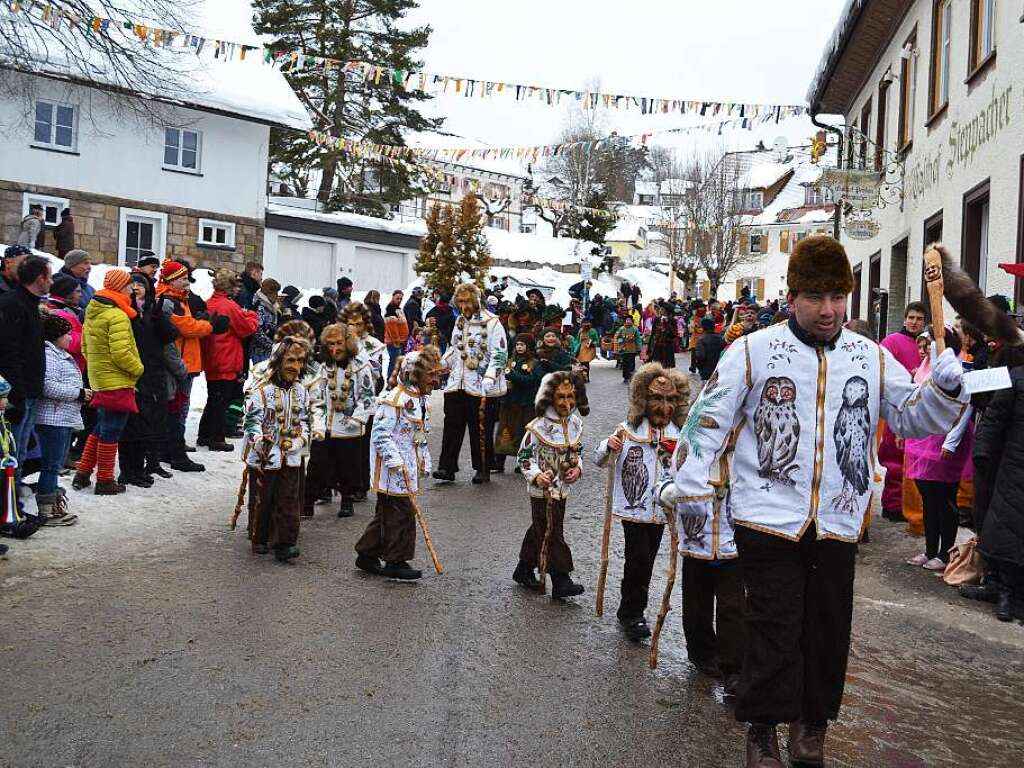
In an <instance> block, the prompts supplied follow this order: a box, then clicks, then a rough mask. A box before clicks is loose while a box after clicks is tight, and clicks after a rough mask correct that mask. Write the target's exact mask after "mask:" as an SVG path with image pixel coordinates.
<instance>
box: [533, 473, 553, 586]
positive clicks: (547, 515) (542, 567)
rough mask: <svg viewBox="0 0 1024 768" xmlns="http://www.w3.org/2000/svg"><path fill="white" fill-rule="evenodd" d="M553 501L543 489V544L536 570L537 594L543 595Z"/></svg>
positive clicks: (547, 491) (545, 582) (549, 490)
mask: <svg viewBox="0 0 1024 768" xmlns="http://www.w3.org/2000/svg"><path fill="white" fill-rule="evenodd" d="M552 504H553V499H552V498H551V489H550V488H545V489H544V519H545V521H546V522H545V525H544V542H543V543H542V544H541V547H540V563H539V564H538V567H537V570H538V571H540V575H539V579H540V586H539V587H538V588H537V592H538V593H539V594H542V595H543V594H545V593H546V592H547V577H548V556H549V555H550V553H551V528H552V527H553V526H554V518H555V514H554V510H553V509H552Z"/></svg>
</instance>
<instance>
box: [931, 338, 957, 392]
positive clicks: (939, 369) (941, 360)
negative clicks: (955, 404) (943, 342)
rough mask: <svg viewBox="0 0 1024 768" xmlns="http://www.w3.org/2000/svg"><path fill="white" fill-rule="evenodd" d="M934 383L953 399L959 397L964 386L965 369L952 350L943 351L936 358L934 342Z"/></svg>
mask: <svg viewBox="0 0 1024 768" xmlns="http://www.w3.org/2000/svg"><path fill="white" fill-rule="evenodd" d="M931 356H932V381H933V382H935V386H937V387H938V388H939V389H941V390H942V391H943V392H945V393H946V394H947V395H950V396H951V397H957V396H958V395H959V394H960V389H961V387H962V385H963V377H964V367H963V366H962V365H961V364H960V361H959V360H958V359H957V357H956V354H955V353H954V352H953V350H952V349H945V350H943V352H942V354H941V355H939V356H938V357H936V356H935V342H932V348H931Z"/></svg>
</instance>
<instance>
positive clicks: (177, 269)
mask: <svg viewBox="0 0 1024 768" xmlns="http://www.w3.org/2000/svg"><path fill="white" fill-rule="evenodd" d="M187 274H188V269H186V268H185V267H184V265H182V264H181V263H180V262H177V261H174V260H172V259H168V260H167V261H165V262H164V265H163V267H161V269H160V279H161V280H163V281H164V282H165V283H169V282H171V280H177V279H178V278H179V277H184V276H185V275H187Z"/></svg>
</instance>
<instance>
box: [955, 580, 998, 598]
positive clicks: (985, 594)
mask: <svg viewBox="0 0 1024 768" xmlns="http://www.w3.org/2000/svg"><path fill="white" fill-rule="evenodd" d="M958 591H959V592H960V597H962V598H964V599H965V600H980V601H981V602H983V603H994V602H996V601H997V600H998V599H999V593H1000V585H999V583H998V582H995V581H991V580H989V581H985V582H983V583H981V584H961V585H960V586H959V588H958Z"/></svg>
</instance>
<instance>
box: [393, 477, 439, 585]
mask: <svg viewBox="0 0 1024 768" xmlns="http://www.w3.org/2000/svg"><path fill="white" fill-rule="evenodd" d="M402 478H403V479H404V480H405V489H406V490H407V491H408V492H409V503H410V504H412V511H413V512H414V513H416V521H417V522H418V523H419V524H420V529H421V530H422V531H423V541H425V542H426V544H427V552H429V553H430V559H431V560H432V561H433V563H434V570H435V571H437V575H438V576H440V575H441V574H442V573H444V568H442V567H441V558H439V557H438V556H437V550H436V549H434V539H433V537H432V536H431V535H430V526H429V525H427V518H426V517H424V515H423V511H422V510H421V509H420V505H419V504H417V503H416V494H415V493H413V492H412V484H411V483H410V482H409V473H408V471H406V469H405V465H404V464H403V465H402Z"/></svg>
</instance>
